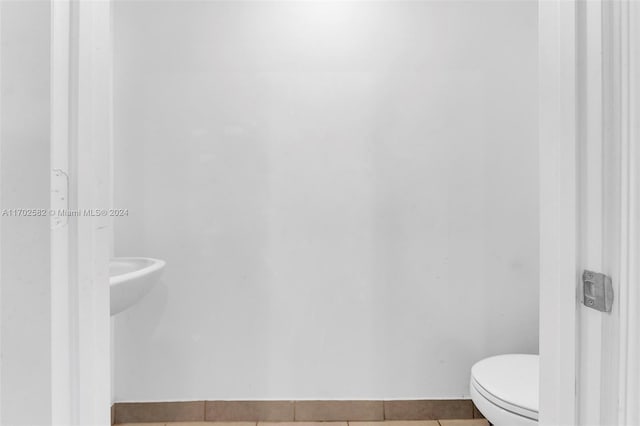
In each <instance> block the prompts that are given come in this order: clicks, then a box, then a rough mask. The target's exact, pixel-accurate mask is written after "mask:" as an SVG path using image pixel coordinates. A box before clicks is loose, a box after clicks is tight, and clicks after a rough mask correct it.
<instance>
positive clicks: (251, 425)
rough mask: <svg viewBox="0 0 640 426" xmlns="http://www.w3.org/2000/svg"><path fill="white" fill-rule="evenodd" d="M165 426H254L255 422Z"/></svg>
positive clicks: (187, 423) (195, 423) (169, 424)
mask: <svg viewBox="0 0 640 426" xmlns="http://www.w3.org/2000/svg"><path fill="white" fill-rule="evenodd" d="M166 426H256V422H170V423H167V424H166Z"/></svg>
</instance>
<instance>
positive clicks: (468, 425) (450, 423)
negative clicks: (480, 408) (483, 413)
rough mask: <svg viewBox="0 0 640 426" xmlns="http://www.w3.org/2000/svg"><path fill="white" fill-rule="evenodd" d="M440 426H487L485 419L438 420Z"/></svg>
mask: <svg viewBox="0 0 640 426" xmlns="http://www.w3.org/2000/svg"><path fill="white" fill-rule="evenodd" d="M440 426H489V422H488V421H487V420H486V419H467V420H440Z"/></svg>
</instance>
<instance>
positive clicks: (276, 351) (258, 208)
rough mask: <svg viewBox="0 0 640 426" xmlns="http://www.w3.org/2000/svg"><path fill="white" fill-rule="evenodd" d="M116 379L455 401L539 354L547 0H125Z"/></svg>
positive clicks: (178, 395)
mask: <svg viewBox="0 0 640 426" xmlns="http://www.w3.org/2000/svg"><path fill="white" fill-rule="evenodd" d="M115 37H116V38H115V43H116V44H115V72H116V81H115V90H116V92H115V102H116V106H115V114H116V115H115V167H116V171H115V174H116V189H115V191H116V207H122V208H128V209H129V210H130V216H129V217H128V218H126V219H118V220H117V222H116V224H115V227H116V235H115V239H116V242H115V247H116V254H117V255H121V256H125V255H142V256H153V257H159V258H162V259H165V260H166V261H167V262H168V266H167V270H166V275H165V280H164V282H163V283H162V284H161V285H160V286H158V287H157V288H156V289H155V290H154V291H153V292H152V293H151V294H150V295H149V296H148V297H147V298H146V299H145V300H144V301H142V302H141V303H140V304H139V305H137V306H136V307H134V308H132V309H131V310H129V311H127V312H125V313H123V314H121V315H120V316H119V317H118V318H117V319H116V321H115V323H116V324H115V326H116V330H115V334H116V339H115V340H116V341H115V346H116V347H115V357H116V360H115V364H116V378H115V380H116V383H115V386H116V389H115V392H116V399H117V400H119V401H151V400H190V399H193V400H198V399H200V400H201V399H357V398H390V399H392V398H396V399H397V398H400V399H404V398H449V397H460V396H466V395H468V393H467V392H468V391H467V387H468V375H469V368H470V366H471V365H472V364H473V363H474V362H475V361H477V360H478V359H480V358H482V357H485V356H488V355H492V354H498V353H504V352H535V351H536V350H537V340H538V332H537V307H538V289H537V275H538V271H537V265H538V254H537V250H538V240H537V238H538V228H537V226H538V218H537V211H538V208H537V198H538V195H537V141H536V138H537V135H536V132H537V111H536V104H537V97H536V81H537V76H536V58H537V45H536V4H535V2H534V1H517V2H505V1H497V2H487V1H475V2H461V1H450V2H435V1H425V2H408V1H407V2H404V1H393V2H391V1H389V2H368V1H359V2H313V1H309V2H271V1H259V2H224V1H218V2H188V1H181V2H169V1H157V2H154V1H145V2H133V1H132V2H116V5H115Z"/></svg>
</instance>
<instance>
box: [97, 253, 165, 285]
mask: <svg viewBox="0 0 640 426" xmlns="http://www.w3.org/2000/svg"><path fill="white" fill-rule="evenodd" d="M127 260H133V261H141V260H142V261H147V262H148V263H149V264H148V265H147V266H145V267H143V268H140V269H136V270H134V271H130V272H125V273H123V274H118V275H110V276H109V285H110V286H113V285H118V284H122V283H123V282H127V281H130V280H133V279H136V278H140V277H143V276H145V275H149V274H151V273H153V272H155V271H158V270H161V269H162V268H164V266H165V265H166V263H167V262H165V261H164V260H162V259H156V258H153V257H120V256H118V257H113V258H111V259H110V260H109V261H110V262H111V261H127Z"/></svg>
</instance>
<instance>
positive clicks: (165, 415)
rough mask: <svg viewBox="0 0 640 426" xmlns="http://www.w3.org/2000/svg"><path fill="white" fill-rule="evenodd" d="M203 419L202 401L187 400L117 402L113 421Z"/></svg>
mask: <svg viewBox="0 0 640 426" xmlns="http://www.w3.org/2000/svg"><path fill="white" fill-rule="evenodd" d="M199 421H204V401H188V402H118V403H116V404H115V422H116V423H117V424H122V423H143V422H149V423H160V424H162V425H164V424H165V423H168V422H199Z"/></svg>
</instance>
